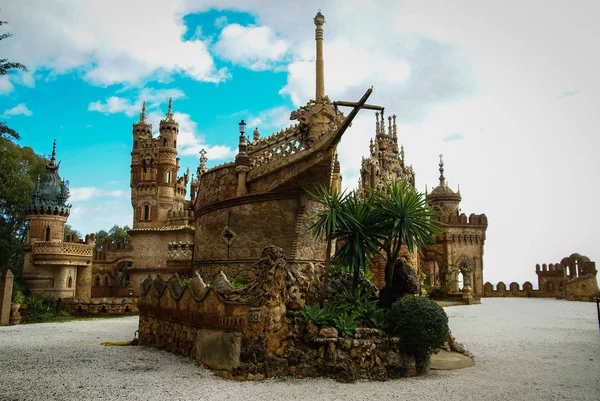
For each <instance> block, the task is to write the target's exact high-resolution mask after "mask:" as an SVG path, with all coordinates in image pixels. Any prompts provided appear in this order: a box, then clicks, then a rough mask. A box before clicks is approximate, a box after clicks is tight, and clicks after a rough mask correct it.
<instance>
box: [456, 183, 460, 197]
mask: <svg viewBox="0 0 600 401" xmlns="http://www.w3.org/2000/svg"><path fill="white" fill-rule="evenodd" d="M456 193H457V194H458V195H460V184H458V191H457V192H456Z"/></svg>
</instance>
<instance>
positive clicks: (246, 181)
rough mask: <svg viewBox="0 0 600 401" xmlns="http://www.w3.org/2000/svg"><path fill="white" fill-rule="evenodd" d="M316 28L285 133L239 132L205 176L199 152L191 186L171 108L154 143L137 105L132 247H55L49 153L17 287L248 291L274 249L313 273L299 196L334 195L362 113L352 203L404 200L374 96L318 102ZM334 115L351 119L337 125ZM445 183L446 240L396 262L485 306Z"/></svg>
mask: <svg viewBox="0 0 600 401" xmlns="http://www.w3.org/2000/svg"><path fill="white" fill-rule="evenodd" d="M314 21H315V24H316V36H315V39H316V54H317V57H316V77H317V79H316V92H315V100H311V101H309V102H308V104H307V105H306V106H303V107H300V108H299V109H298V110H296V111H294V112H292V113H291V115H290V119H291V120H295V121H296V122H297V123H296V124H295V125H292V126H290V127H288V128H285V129H283V130H281V131H279V132H277V133H274V134H272V135H269V136H266V137H261V135H260V132H259V131H258V128H257V129H256V130H254V132H253V133H252V138H250V137H249V135H246V130H245V128H246V125H245V123H244V122H243V120H242V122H241V123H240V137H239V145H238V154H237V156H236V158H235V161H233V162H230V163H225V164H222V165H220V166H216V167H213V168H211V169H208V168H207V166H206V163H207V158H206V154H205V152H204V151H202V152H201V155H200V163H199V166H198V169H197V171H196V176H195V177H194V175H192V176H191V177H190V172H189V170H188V171H186V172H185V173H184V174H183V175H181V176H179V175H178V174H179V158H178V157H177V138H178V134H179V124H178V123H177V121H175V119H174V117H173V104H172V101H171V100H170V101H169V106H168V111H167V114H166V116H165V118H164V119H163V120H161V121H160V125H159V130H158V135H157V136H156V137H153V127H152V126H151V124H149V123H148V122H147V120H146V110H145V104H144V106H143V107H142V111H141V114H140V117H139V120H138V121H137V122H135V123H134V124H133V129H132V136H133V138H132V151H131V171H130V188H131V204H132V208H133V224H132V229H131V231H130V234H131V236H132V238H133V239H132V241H131V244H126V243H115V244H111V243H107V244H104V245H103V246H102V248H101V249H100V250H93V240H94V238H93V236H86V239H85V241H81V240H79V239H78V238H69V241H70V242H69V241H63V235H64V224H65V222H66V220H67V218H68V215H69V210H70V206H69V205H67V204H66V203H65V202H66V200H67V198H68V188H67V184H66V183H64V182H63V181H62V180H61V179H60V177H59V176H58V164H56V160H55V149H54V150H53V155H52V159H51V161H50V163H49V164H48V166H47V170H48V172H47V175H46V177H45V178H44V180H43V182H41V183H39V184H38V186H37V187H36V195H35V196H34V199H33V200H32V204H31V206H30V208H31V213H30V214H29V215H28V220H29V222H30V239H29V240H28V243H27V251H28V252H27V256H26V262H25V277H26V280H27V282H28V285H29V286H30V288H32V289H35V290H40V291H44V292H52V293H54V294H55V295H56V296H57V297H61V298H74V299H76V300H77V301H78V302H79V303H81V302H84V303H85V302H91V301H90V300H91V299H93V298H110V297H126V296H128V295H134V296H137V295H139V294H140V285H141V283H142V282H143V281H144V279H145V278H146V277H148V275H150V276H152V277H155V276H156V275H158V274H160V275H163V276H170V275H172V274H174V273H181V274H184V275H188V276H189V274H190V273H191V272H192V271H195V270H196V271H200V272H201V273H202V274H203V276H205V277H207V278H209V279H214V278H215V277H216V276H217V274H218V273H219V272H224V273H226V274H227V275H228V277H232V278H240V279H252V278H253V276H252V273H251V271H252V269H251V266H252V265H253V264H254V263H255V262H256V261H257V260H258V258H259V257H260V255H261V252H262V250H263V249H264V248H265V247H267V246H272V245H274V246H277V247H280V248H282V249H283V250H284V252H285V254H286V255H287V259H288V262H289V263H291V264H292V265H293V266H294V267H295V268H297V269H299V271H304V272H307V273H306V274H312V273H308V272H309V271H310V272H314V271H320V270H321V268H322V264H323V262H324V256H325V255H324V253H325V246H324V243H323V242H322V241H315V240H314V239H313V238H312V236H311V233H310V232H309V230H308V228H309V227H310V225H311V224H312V216H313V213H314V212H315V211H316V210H317V208H318V205H317V204H316V203H315V202H314V201H313V200H312V199H311V198H310V196H308V194H307V189H308V190H313V189H314V188H316V187H318V186H323V187H326V188H330V189H332V188H337V189H341V181H342V177H341V174H340V164H339V162H338V161H337V154H336V148H337V144H338V143H339V141H340V139H341V137H342V135H343V133H344V132H345V131H346V129H347V128H348V127H349V126H350V124H351V122H352V120H353V119H354V118H355V117H356V115H357V113H358V112H359V111H360V110H362V109H370V110H377V111H378V112H377V113H376V126H375V138H374V140H371V145H370V149H369V156H368V157H367V158H363V160H362V164H361V170H360V182H359V188H358V189H357V191H358V193H359V194H360V195H361V196H367V194H368V191H369V189H371V188H381V187H383V186H384V185H385V183H388V182H390V181H391V180H394V179H396V180H408V182H409V183H410V184H411V185H412V186H413V188H414V187H415V173H414V171H413V169H412V166H409V165H407V164H406V163H405V154H404V148H403V147H402V146H401V147H400V148H399V145H398V132H397V126H396V121H395V120H396V116H391V117H388V121H387V127H386V121H385V117H384V109H383V107H381V106H374V105H369V104H367V103H366V100H367V99H368V97H369V96H370V94H371V91H372V90H371V89H369V90H368V91H367V92H366V93H365V95H364V96H363V97H362V99H360V101H358V102H347V101H335V102H334V101H331V100H330V99H329V98H328V97H327V96H326V95H325V84H324V83H325V80H324V70H323V23H324V18H323V17H322V15H320V14H318V15H317V17H315V20H314ZM340 107H350V108H351V111H350V112H349V114H348V115H347V116H344V114H342V112H341V111H340V110H339V108H340ZM443 172H444V170H443V162H442V160H441V158H440V184H439V186H437V187H436V188H435V189H433V190H432V191H431V193H429V194H427V199H428V200H429V201H431V202H432V203H433V204H434V205H435V207H436V208H437V209H438V210H439V215H438V216H437V217H436V218H437V219H438V220H439V221H441V222H442V223H444V227H445V233H444V234H443V235H441V236H437V237H436V238H435V240H436V243H435V244H434V245H431V246H429V247H427V249H425V250H424V252H423V253H422V254H419V253H414V254H412V255H409V254H405V255H404V256H405V257H406V258H407V260H408V262H409V264H410V265H411V266H412V267H413V268H415V269H416V270H417V273H418V275H422V276H423V277H425V276H427V277H428V280H429V285H430V286H431V287H432V288H436V287H441V286H442V285H444V286H445V287H447V288H446V289H447V292H449V293H455V294H458V295H460V294H461V293H462V292H464V291H462V290H464V288H462V287H466V289H467V290H468V292H469V293H470V294H471V296H472V297H473V298H474V299H476V300H477V299H479V298H480V297H481V296H482V295H483V246H484V242H485V231H486V228H487V218H486V216H485V215H474V214H472V215H471V216H469V218H467V217H466V215H465V214H459V213H460V212H459V204H460V201H461V196H460V192H454V191H453V190H452V189H450V188H449V187H448V185H447V183H446V182H445V178H444V176H443ZM188 186H189V189H190V193H189V197H188V196H187V189H188ZM42 255H43V256H42ZM63 262H64V263H63ZM123 263H128V264H130V265H131V266H130V267H129V268H128V269H127V279H128V280H127V281H128V285H129V286H130V287H129V288H125V287H123V286H119V285H118V284H119V283H118V280H117V276H118V272H119V267H120V266H122V264H123ZM372 270H373V273H374V277H375V280H376V284H377V286H378V287H380V288H381V287H383V285H384V284H385V283H384V281H383V272H382V271H381V266H373V267H372ZM421 273H424V274H421ZM461 278H462V280H461ZM461 283H463V284H462V285H461ZM82 286H83V287H85V289H83V288H80V287H82ZM471 286H472V287H471ZM461 291H462V292H461Z"/></svg>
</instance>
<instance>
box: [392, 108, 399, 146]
mask: <svg viewBox="0 0 600 401" xmlns="http://www.w3.org/2000/svg"><path fill="white" fill-rule="evenodd" d="M392 119H393V120H394V132H393V138H394V140H396V141H397V140H398V127H397V126H396V115H395V114H394V115H393V116H392Z"/></svg>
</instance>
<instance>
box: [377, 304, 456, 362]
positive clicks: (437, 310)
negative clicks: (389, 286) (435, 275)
mask: <svg viewBox="0 0 600 401" xmlns="http://www.w3.org/2000/svg"><path fill="white" fill-rule="evenodd" d="M388 331H389V333H390V334H391V335H393V336H398V337H400V342H399V343H398V347H399V348H400V351H402V352H405V353H407V354H412V355H414V356H415V359H416V362H417V368H418V369H419V370H423V368H425V366H426V365H427V361H428V360H429V357H430V356H431V354H433V353H435V352H437V351H438V350H439V349H440V348H441V347H442V346H443V345H444V344H445V343H446V335H447V334H448V315H446V312H445V311H444V309H443V308H442V307H441V306H440V305H438V304H437V303H436V302H434V301H432V300H430V299H429V298H424V297H415V296H412V295H407V296H405V297H402V298H400V299H399V300H398V301H397V302H396V303H394V305H392V308H391V309H390V311H389V330H388Z"/></svg>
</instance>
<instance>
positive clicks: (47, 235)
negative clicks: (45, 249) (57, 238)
mask: <svg viewBox="0 0 600 401" xmlns="http://www.w3.org/2000/svg"><path fill="white" fill-rule="evenodd" d="M46 242H50V227H49V226H48V227H46Z"/></svg>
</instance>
